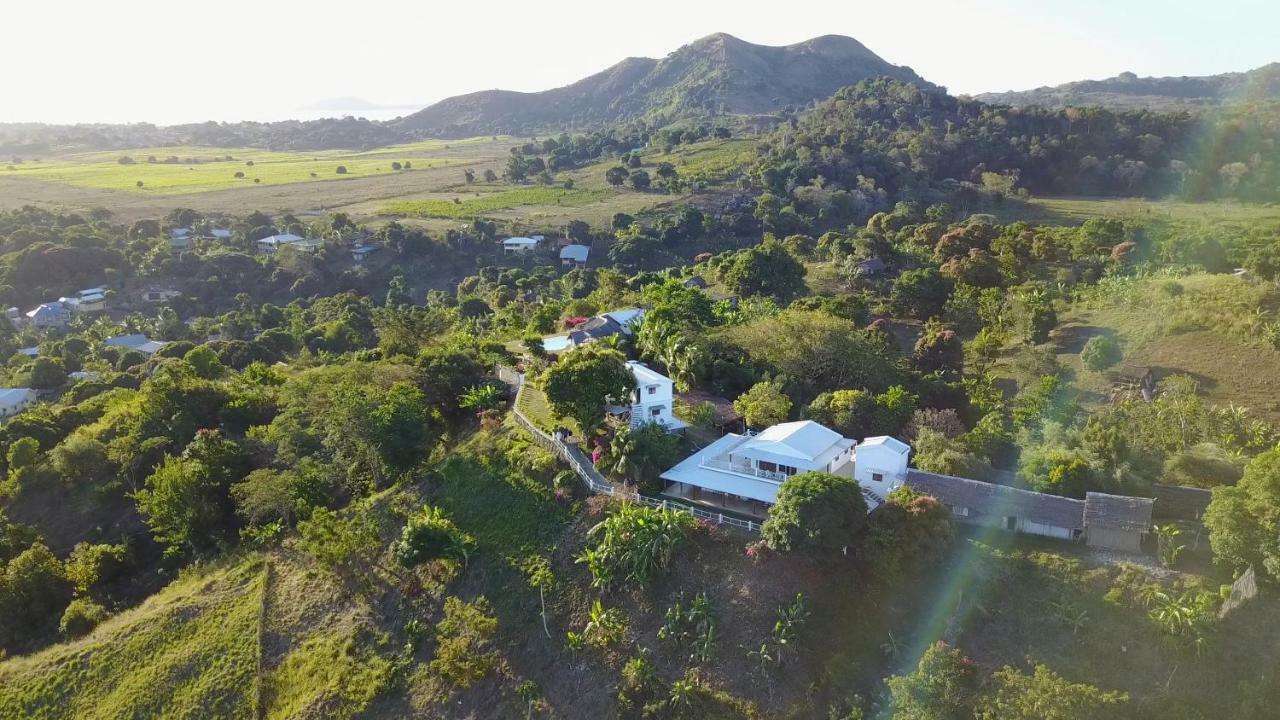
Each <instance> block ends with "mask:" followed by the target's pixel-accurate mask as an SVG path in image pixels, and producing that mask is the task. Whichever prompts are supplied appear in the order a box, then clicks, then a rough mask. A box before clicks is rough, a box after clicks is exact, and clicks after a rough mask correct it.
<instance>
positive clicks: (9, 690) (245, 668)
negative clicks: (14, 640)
mask: <svg viewBox="0 0 1280 720" xmlns="http://www.w3.org/2000/svg"><path fill="white" fill-rule="evenodd" d="M263 577H264V573H263V568H262V564H261V563H260V562H257V561H250V562H247V563H241V564H239V565H233V566H231V567H228V568H223V569H220V570H214V571H212V572H209V573H207V574H204V575H200V576H193V577H191V578H189V579H182V580H178V581H177V582H175V583H173V584H172V585H170V586H169V587H168V588H166V589H165V590H163V591H161V592H160V593H159V594H157V595H155V596H153V597H152V598H150V599H149V600H147V601H146V602H145V603H143V604H142V605H141V606H139V607H137V608H135V609H132V610H129V611H126V612H124V613H121V614H120V615H118V616H116V617H114V618H111V619H109V620H107V621H106V622H105V623H104V624H103V625H102V627H100V628H98V629H97V630H96V631H95V632H94V633H92V634H90V635H89V636H88V637H86V638H84V639H82V640H77V641H73V642H68V643H64V644H61V645H56V646H54V647H51V648H48V649H46V650H43V651H41V652H39V653H36V654H35V655H31V656H29V657H19V658H14V659H12V660H9V661H7V662H4V663H3V664H0V718H4V719H5V720H9V719H13V720H17V719H18V718H23V719H41V718H91V717H92V718H142V717H146V718H190V717H220V718H250V717H252V704H253V693H254V689H255V687H256V682H255V668H256V667H257V659H258V622H259V611H260V604H261V597H262V590H263Z"/></svg>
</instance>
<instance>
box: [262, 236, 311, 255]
mask: <svg viewBox="0 0 1280 720" xmlns="http://www.w3.org/2000/svg"><path fill="white" fill-rule="evenodd" d="M304 239H305V238H303V237H301V236H299V235H294V234H293V233H280V234H279V235H271V236H268V237H264V238H262V239H260V240H258V249H259V250H261V251H262V252H264V253H273V252H275V251H276V250H279V249H280V248H282V247H284V246H285V245H292V244H294V243H300V242H302V241H303V240H304Z"/></svg>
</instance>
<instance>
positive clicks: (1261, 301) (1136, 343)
mask: <svg viewBox="0 0 1280 720" xmlns="http://www.w3.org/2000/svg"><path fill="white" fill-rule="evenodd" d="M1175 293H1176V294H1175ZM1275 301H1276V297H1275V291H1274V289H1273V288H1272V287H1271V286H1270V285H1269V284H1264V283H1252V282H1248V281H1244V280H1240V279H1238V278H1235V277H1232V276H1229V275H1208V274H1197V275H1190V276H1186V277H1180V278H1177V279H1171V278H1145V279H1135V280H1122V281H1118V282H1114V283H1111V284H1110V285H1108V284H1104V285H1102V286H1100V287H1099V289H1098V290H1097V291H1096V292H1094V293H1093V294H1092V295H1090V296H1086V297H1085V298H1084V299H1082V300H1081V301H1079V302H1077V303H1076V304H1075V305H1074V306H1073V307H1072V308H1071V310H1070V311H1069V312H1067V313H1065V314H1063V316H1062V317H1061V325H1060V327H1059V329H1058V330H1057V331H1056V332H1055V341H1056V343H1057V346H1058V352H1059V360H1060V361H1061V362H1062V363H1063V364H1064V365H1066V366H1067V367H1069V368H1071V369H1072V370H1074V371H1075V375H1076V381H1077V385H1079V386H1080V387H1081V388H1082V389H1084V390H1086V391H1089V392H1092V393H1095V394H1096V395H1099V396H1101V395H1102V394H1103V393H1104V392H1105V391H1106V389H1107V388H1108V386H1109V383H1108V382H1107V380H1106V377H1105V374H1100V373H1093V372H1090V371H1088V370H1086V369H1084V368H1083V367H1082V366H1081V364H1080V358H1079V352H1080V349H1081V348H1082V347H1083V345H1084V343H1085V341H1087V340H1088V338H1090V337H1092V336H1094V335H1101V334H1110V335H1112V336H1114V337H1115V338H1116V339H1117V340H1119V342H1120V344H1121V347H1122V349H1123V352H1124V362H1125V363H1129V364H1134V365H1143V366H1149V367H1152V368H1153V369H1155V370H1156V372H1157V374H1159V375H1168V374H1174V373H1178V374H1185V375H1190V376H1191V377H1193V378H1195V379H1196V380H1197V381H1198V382H1199V383H1200V388H1201V390H1202V391H1203V392H1204V393H1205V395H1206V397H1208V398H1209V399H1210V400H1212V401H1214V402H1217V403H1221V404H1226V403H1232V404H1235V405H1238V406H1243V407H1247V408H1249V409H1251V410H1253V411H1254V412H1257V413H1259V414H1262V415H1266V416H1268V417H1271V418H1273V419H1276V418H1280V402H1278V401H1277V397H1278V396H1280V395H1278V393H1280V352H1276V351H1275V350H1273V349H1271V348H1269V347H1267V346H1265V344H1264V343H1263V342H1262V341H1261V339H1260V338H1259V337H1257V335H1258V332H1257V328H1258V323H1260V322H1265V321H1266V320H1267V318H1269V317H1271V315H1269V314H1268V311H1269V310H1272V309H1274V304H1275Z"/></svg>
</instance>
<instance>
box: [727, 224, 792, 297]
mask: <svg viewBox="0 0 1280 720" xmlns="http://www.w3.org/2000/svg"><path fill="white" fill-rule="evenodd" d="M723 274H724V282H725V284H726V285H728V287H729V289H730V290H731V291H733V292H734V293H737V294H738V295H744V296H756V295H769V296H772V297H775V298H777V299H779V300H782V301H787V300H790V299H791V298H793V297H795V296H797V295H799V294H801V293H802V292H804V276H805V268H804V265H803V264H801V263H800V261H799V260H797V259H796V258H795V256H794V255H792V254H791V253H790V252H787V249H786V247H784V246H783V244H782V243H781V242H779V241H777V240H774V239H772V238H771V239H768V240H765V242H763V243H761V244H760V245H757V246H756V247H753V248H749V249H747V250H741V251H739V252H738V253H737V254H736V255H734V256H733V257H732V258H731V259H730V261H729V262H728V264H727V267H726V268H725V270H724V271H723Z"/></svg>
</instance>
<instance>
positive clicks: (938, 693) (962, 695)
mask: <svg viewBox="0 0 1280 720" xmlns="http://www.w3.org/2000/svg"><path fill="white" fill-rule="evenodd" d="M885 684H886V685H888V686H889V698H890V700H889V702H890V707H891V714H890V717H891V718H893V720H956V719H958V718H963V717H965V716H966V715H967V712H966V711H967V709H968V708H969V706H970V704H971V703H972V701H973V694H974V691H975V690H976V689H977V677H976V673H975V671H974V666H973V662H972V661H971V660H969V659H968V658H966V657H965V656H964V654H963V653H961V652H960V651H959V650H958V649H956V648H953V647H950V646H948V645H947V644H946V643H944V642H942V641H941V640H939V641H938V642H936V643H934V644H933V645H931V646H930V647H929V649H928V650H925V652H924V655H923V656H921V658H920V663H919V664H918V665H917V666H916V669H915V671H913V672H911V673H910V674H908V675H895V676H893V677H890V678H888V679H887V680H885Z"/></svg>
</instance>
